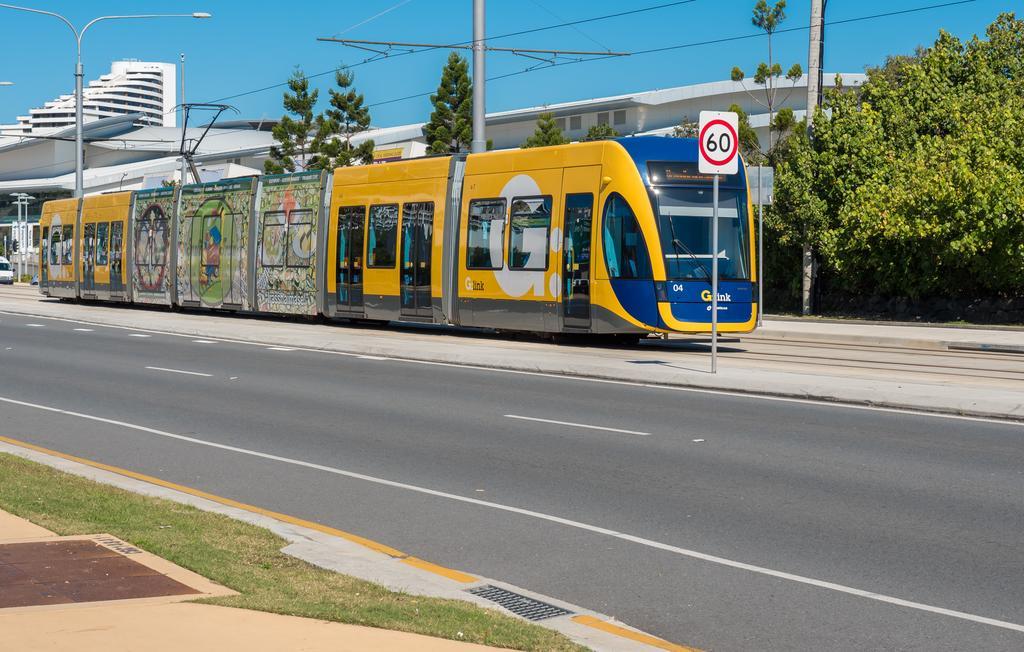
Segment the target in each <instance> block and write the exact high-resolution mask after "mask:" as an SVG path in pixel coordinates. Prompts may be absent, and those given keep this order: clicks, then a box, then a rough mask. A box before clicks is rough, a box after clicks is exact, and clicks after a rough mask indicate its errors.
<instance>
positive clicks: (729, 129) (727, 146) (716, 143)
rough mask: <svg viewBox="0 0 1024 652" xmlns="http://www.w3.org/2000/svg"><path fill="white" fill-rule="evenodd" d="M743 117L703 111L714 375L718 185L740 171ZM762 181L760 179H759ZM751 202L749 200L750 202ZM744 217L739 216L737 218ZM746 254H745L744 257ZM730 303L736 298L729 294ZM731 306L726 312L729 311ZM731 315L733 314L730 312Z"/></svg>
mask: <svg viewBox="0 0 1024 652" xmlns="http://www.w3.org/2000/svg"><path fill="white" fill-rule="evenodd" d="M739 129H740V128H739V116H738V115H737V114H735V113H733V112H731V111H701V112H700V124H699V128H698V134H699V135H698V138H697V154H698V157H697V170H698V171H699V172H700V173H701V174H709V175H711V176H712V179H713V180H714V193H713V195H712V209H711V279H710V280H711V300H710V302H709V303H710V304H711V305H709V306H708V309H709V310H710V311H711V373H713V374H717V373H718V299H719V297H718V183H719V179H720V177H721V175H723V174H737V173H738V172H739V160H740V155H739V154H740V147H739ZM759 179H760V177H759ZM748 201H749V200H748ZM739 218H740V216H739V215H737V219H739ZM740 255H742V254H740ZM725 300H726V302H732V299H731V298H730V297H729V296H728V295H726V297H725ZM729 307H731V306H728V307H726V310H728V309H729ZM730 314H731V313H730Z"/></svg>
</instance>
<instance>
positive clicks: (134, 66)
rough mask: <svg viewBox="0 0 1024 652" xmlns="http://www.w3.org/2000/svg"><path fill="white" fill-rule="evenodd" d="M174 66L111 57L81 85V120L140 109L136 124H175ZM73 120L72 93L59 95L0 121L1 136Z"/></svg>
mask: <svg viewBox="0 0 1024 652" xmlns="http://www.w3.org/2000/svg"><path fill="white" fill-rule="evenodd" d="M175 79H176V68H175V65H174V64H173V63H157V62H152V61H131V60H129V61H115V62H113V63H112V64H111V66H110V72H109V73H108V74H106V75H103V76H102V77H100V78H99V79H96V80H93V81H90V82H89V84H88V86H86V87H85V88H83V89H82V96H83V102H82V113H83V120H84V121H85V122H92V121H94V120H99V119H101V118H112V117H117V116H122V115H127V114H130V113H140V114H142V117H141V118H139V120H138V121H137V122H136V124H138V125H139V126H154V127H173V126H175V111H174V107H175V105H176V103H177V97H176V95H175V88H176V85H175ZM74 124H75V96H74V94H73V93H72V94H70V95H61V96H60V97H58V98H57V99H55V100H53V101H51V102H47V103H46V104H44V105H43V106H42V108H38V109H31V110H30V111H29V114H28V115H27V116H18V123H17V124H15V125H0V133H2V134H3V135H5V136H17V135H25V134H37V133H40V132H43V133H46V132H49V131H51V130H54V129H64V128H67V127H73V126H74Z"/></svg>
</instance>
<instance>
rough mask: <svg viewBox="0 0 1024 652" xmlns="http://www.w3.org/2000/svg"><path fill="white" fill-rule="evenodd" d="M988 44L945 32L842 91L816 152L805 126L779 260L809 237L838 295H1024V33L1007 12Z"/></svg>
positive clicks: (790, 165) (787, 149)
mask: <svg viewBox="0 0 1024 652" xmlns="http://www.w3.org/2000/svg"><path fill="white" fill-rule="evenodd" d="M986 37H987V38H978V37H975V38H973V39H971V40H970V41H968V42H966V43H964V42H961V41H960V40H959V39H957V38H955V37H953V36H952V35H950V34H948V33H946V32H941V33H940V34H939V37H938V39H937V40H936V41H935V43H934V45H932V46H931V47H929V48H927V49H921V50H919V51H918V52H917V53H915V54H914V55H913V56H899V57H891V58H889V59H888V60H887V61H886V63H885V65H884V66H882V67H880V68H877V69H872V70H869V71H868V80H867V81H866V82H865V84H864V85H863V86H862V87H860V88H859V89H845V88H843V87H842V85H841V80H837V81H838V82H839V85H838V86H837V88H835V89H832V90H829V91H828V92H827V93H826V94H825V106H824V109H825V110H823V111H820V112H818V113H817V114H816V116H815V123H814V124H815V134H814V141H813V142H808V141H807V140H806V135H805V134H803V133H802V132H803V130H802V129H799V128H798V127H797V128H794V129H792V130H791V133H790V135H789V136H787V137H785V138H784V139H783V140H782V141H781V142H780V143H779V146H778V148H777V149H778V151H777V152H776V156H775V159H776V191H775V199H776V205H775V206H773V207H772V209H771V211H770V215H771V218H770V220H769V222H768V225H769V228H770V230H771V235H772V238H771V239H769V240H767V241H766V244H772V243H773V241H774V242H775V243H777V245H778V247H779V248H780V249H783V250H785V251H782V252H781V254H780V255H779V256H778V258H777V259H778V260H780V261H790V262H789V263H787V264H791V262H792V260H793V253H794V249H793V245H794V243H797V242H799V241H800V238H805V239H807V240H808V241H809V242H811V243H812V244H813V246H814V247H815V250H816V251H817V252H818V253H819V254H820V256H821V262H822V268H823V273H824V274H825V275H826V276H827V278H828V279H829V285H830V287H831V289H832V291H840V292H844V293H847V294H850V295H859V296H865V295H866V296H885V297H896V296H902V297H911V298H918V297H944V298H949V297H961V298H975V297H988V298H996V297H1012V296H1020V295H1021V294H1024V63H1022V61H1024V21H1020V20H1017V19H1016V17H1015V16H1014V15H1013V14H1010V13H1006V14H1003V15H1001V16H999V18H998V19H997V20H996V21H995V22H994V23H993V24H992V25H990V26H989V28H988V29H987V31H986ZM796 252H799V248H797V249H796ZM797 259H799V254H798V253H797ZM769 269H772V268H771V262H770V261H769ZM786 276H787V280H786V281H785V282H786V283H788V282H789V280H790V279H792V278H795V277H798V276H799V264H798V263H797V264H796V265H795V266H793V267H791V268H790V270H789V272H788V274H787V275H786ZM767 280H768V282H769V283H772V282H776V283H778V281H777V279H773V277H772V276H771V275H768V279H767Z"/></svg>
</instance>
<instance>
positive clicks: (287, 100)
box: [263, 66, 320, 174]
mask: <svg viewBox="0 0 1024 652" xmlns="http://www.w3.org/2000/svg"><path fill="white" fill-rule="evenodd" d="M288 90H289V91H291V92H290V93H289V92H285V94H284V109H285V111H286V112H287V113H290V114H292V116H295V117H294V118H293V117H291V116H289V115H288V114H287V113H286V114H285V115H284V116H282V117H281V121H280V122H278V123H277V124H276V125H274V129H273V130H272V133H273V134H274V140H276V141H277V145H273V146H271V148H270V158H268V159H267V160H266V161H264V162H263V170H264V171H265V172H266V173H267V174H281V173H283V172H295V170H296V169H301V170H305V169H307V168H308V167H309V166H308V163H309V161H310V160H311V156H312V155H313V154H315V153H316V152H315V151H314V148H313V141H312V139H311V138H310V134H311V133H312V131H313V125H314V124H315V123H316V122H317V119H316V118H315V117H314V116H313V107H314V106H316V100H317V96H319V95H320V91H318V90H316V89H314V90H313V91H312V92H310V90H309V79H308V78H307V77H306V75H305V73H303V72H302V69H301V68H299V67H298V66H296V67H295V71H294V72H293V73H292V76H291V77H289V78H288Z"/></svg>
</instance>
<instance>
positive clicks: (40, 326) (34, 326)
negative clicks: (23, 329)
mask: <svg viewBox="0 0 1024 652" xmlns="http://www.w3.org/2000/svg"><path fill="white" fill-rule="evenodd" d="M25 325H26V326H29V327H31V328H43V327H44V326H43V324H25Z"/></svg>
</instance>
